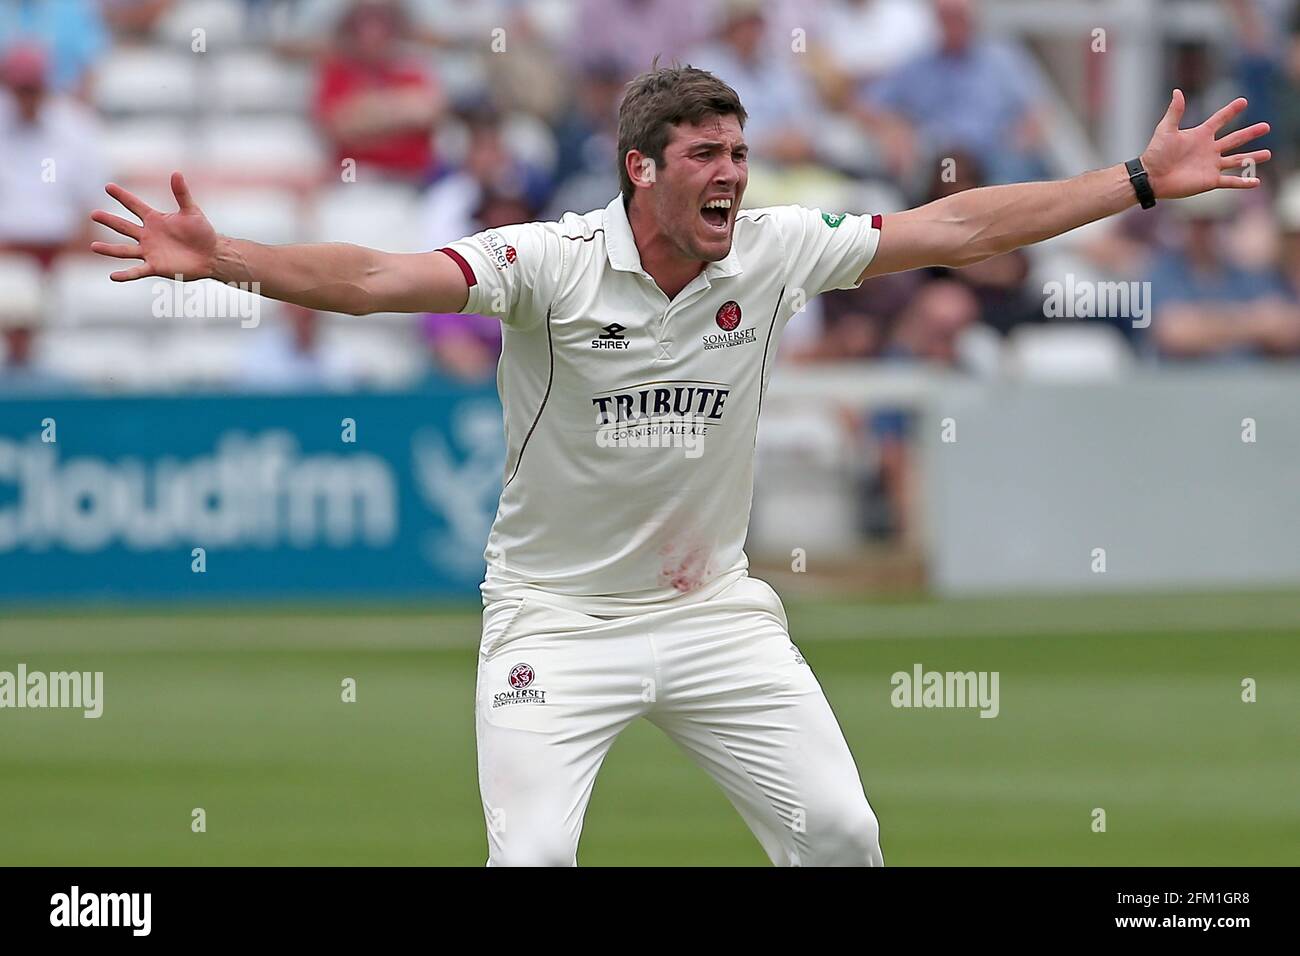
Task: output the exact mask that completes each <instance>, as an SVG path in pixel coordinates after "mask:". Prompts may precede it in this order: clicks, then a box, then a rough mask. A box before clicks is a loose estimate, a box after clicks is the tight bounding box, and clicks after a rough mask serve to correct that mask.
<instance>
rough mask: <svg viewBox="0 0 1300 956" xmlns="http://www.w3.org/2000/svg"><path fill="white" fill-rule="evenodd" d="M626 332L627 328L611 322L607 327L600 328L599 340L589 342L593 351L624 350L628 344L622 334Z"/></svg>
mask: <svg viewBox="0 0 1300 956" xmlns="http://www.w3.org/2000/svg"><path fill="white" fill-rule="evenodd" d="M626 331H627V326H625V325H619V324H618V323H617V322H611V323H609V325H603V326H601V333H600V338H596V339H592V340H591V347H592V348H593V349H625V348H627V347H628V345H629V344H630V343H629V342H628V340H627V336H626V335H624V334H623V333H624V332H626Z"/></svg>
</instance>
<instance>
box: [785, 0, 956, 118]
mask: <svg viewBox="0 0 1300 956" xmlns="http://www.w3.org/2000/svg"><path fill="white" fill-rule="evenodd" d="M812 16H813V26H812V29H811V30H810V31H809V34H808V40H809V51H808V52H809V53H810V54H812V61H813V66H814V70H815V73H816V76H817V80H818V84H819V86H820V88H821V90H822V95H823V98H824V99H826V100H827V102H828V103H829V104H830V105H831V106H832V107H833V108H836V109H840V108H846V107H848V105H849V104H850V102H851V100H852V97H853V94H854V91H860V92H865V91H867V90H868V89H869V88H870V85H871V84H872V83H873V82H874V81H875V80H877V79H879V78H880V77H881V76H882V75H884V74H885V73H887V72H889V71H890V70H893V69H895V68H897V67H899V66H901V65H902V64H903V63H905V62H907V61H908V60H911V59H913V58H915V57H918V56H920V55H921V54H923V53H927V52H929V51H930V49H931V48H932V47H933V46H934V45H935V43H936V42H937V39H938V32H939V31H938V27H937V26H936V24H935V19H934V11H933V9H932V8H931V6H930V0H827V2H825V3H822V4H820V5H818V6H816V7H814V8H813V11H812Z"/></svg>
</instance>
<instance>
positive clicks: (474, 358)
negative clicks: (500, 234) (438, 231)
mask: <svg viewBox="0 0 1300 956" xmlns="http://www.w3.org/2000/svg"><path fill="white" fill-rule="evenodd" d="M534 212H535V208H534V207H533V206H530V205H529V204H528V203H527V202H526V201H525V200H524V199H523V198H522V197H521V196H519V195H517V194H516V193H514V192H497V191H494V190H492V189H490V188H489V189H487V190H486V191H484V192H483V193H482V194H481V196H480V199H479V205H478V207H477V208H476V209H474V210H473V213H472V216H471V218H470V220H469V221H468V222H467V223H466V225H465V226H464V227H463V229H462V231H460V232H449V233H445V236H446V238H441V239H439V240H438V241H437V242H436V243H434V245H441V244H443V243H445V242H450V241H451V240H452V239H457V238H460V237H461V236H466V235H471V234H473V233H475V232H481V231H482V230H484V229H496V228H498V227H500V226H509V225H513V224H515V223H519V222H529V221H531V220H532V219H534V218H535V216H534ZM423 331H424V336H425V341H426V342H427V343H428V346H429V365H430V373H431V374H432V375H433V376H434V377H441V376H447V377H450V378H453V379H455V380H457V381H462V382H482V381H488V380H490V379H491V378H492V376H493V375H494V374H495V373H496V366H497V359H498V358H500V356H501V321H500V320H499V319H497V318H495V317H494V316H484V315H473V314H469V315H463V314H460V313H449V314H433V313H430V314H428V315H426V316H425V317H424V322H423Z"/></svg>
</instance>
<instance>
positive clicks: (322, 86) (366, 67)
mask: <svg viewBox="0 0 1300 956" xmlns="http://www.w3.org/2000/svg"><path fill="white" fill-rule="evenodd" d="M406 29H407V19H406V16H405V14H403V13H402V10H401V8H400V7H398V6H395V5H391V4H388V3H378V2H373V0H363V2H358V3H357V4H356V5H355V6H353V7H352V8H351V9H350V10H349V11H348V13H347V14H346V15H345V16H344V17H343V19H342V20H341V21H339V25H338V28H337V31H336V48H335V51H334V53H333V54H332V55H331V56H330V57H329V58H328V59H327V60H326V61H325V63H324V65H323V66H322V67H321V70H320V74H319V77H318V85H317V92H316V108H315V112H316V117H317V119H318V121H319V122H320V125H321V128H322V130H323V131H324V134H325V136H326V138H327V139H328V140H329V141H330V143H331V144H332V146H333V149H334V154H335V163H336V168H337V166H338V165H339V164H341V163H342V162H343V161H344V160H347V159H352V160H354V161H355V162H356V164H357V167H358V174H359V175H364V170H366V169H370V170H374V171H377V172H378V173H380V174H381V175H382V176H384V177H386V178H389V179H393V180H399V181H403V182H409V183H415V184H423V183H424V182H425V181H427V178H428V176H429V175H430V173H431V171H432V169H433V165H434V155H433V144H432V135H433V130H434V127H435V126H436V124H437V122H438V119H439V117H441V115H442V112H443V97H442V93H441V90H440V89H439V87H438V85H437V83H436V82H435V81H434V79H433V78H432V77H431V76H430V75H429V74H428V73H427V72H426V71H425V70H424V69H423V68H422V67H421V66H420V65H419V64H418V62H415V61H413V60H410V59H407V58H406V56H405V55H404V53H403V46H402V40H403V37H404V36H405V34H406Z"/></svg>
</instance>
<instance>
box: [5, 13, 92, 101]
mask: <svg viewBox="0 0 1300 956" xmlns="http://www.w3.org/2000/svg"><path fill="white" fill-rule="evenodd" d="M109 42H110V38H109V35H108V30H106V29H105V27H104V20H103V18H102V16H101V15H100V11H99V3H98V2H97V0H5V2H3V3H0V53H3V52H4V51H5V50H7V49H9V48H10V47H12V46H16V45H29V44H30V45H36V46H39V47H41V48H42V49H43V50H45V52H46V53H47V55H48V56H49V71H48V75H47V78H46V80H47V85H48V86H49V88H50V89H51V90H53V91H54V92H55V93H60V94H68V95H72V96H76V97H79V98H80V99H82V100H86V101H89V99H90V88H91V83H92V79H93V77H92V70H93V68H94V66H95V64H96V63H98V62H99V60H100V59H101V58H102V57H103V56H104V54H105V53H107V52H108V47H109Z"/></svg>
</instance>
